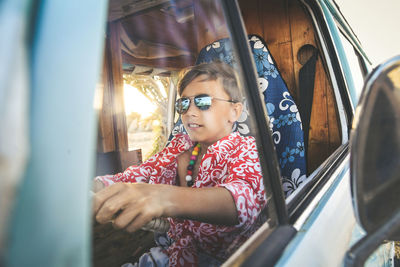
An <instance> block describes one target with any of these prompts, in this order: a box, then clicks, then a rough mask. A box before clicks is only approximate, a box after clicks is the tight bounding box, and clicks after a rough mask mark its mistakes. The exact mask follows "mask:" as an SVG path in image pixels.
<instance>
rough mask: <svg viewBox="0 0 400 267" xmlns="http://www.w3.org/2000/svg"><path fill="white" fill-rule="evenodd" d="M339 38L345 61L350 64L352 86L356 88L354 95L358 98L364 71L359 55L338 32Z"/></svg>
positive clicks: (362, 84)
mask: <svg viewBox="0 0 400 267" xmlns="http://www.w3.org/2000/svg"><path fill="white" fill-rule="evenodd" d="M340 39H341V40H342V44H343V48H344V51H345V53H346V57H347V62H348V63H349V65H350V71H351V76H352V78H353V82H354V86H355V89H356V96H357V99H359V97H360V94H361V91H362V88H363V86H364V77H365V75H364V71H363V68H362V66H361V63H360V60H361V58H362V57H361V56H360V55H359V54H358V52H357V51H356V50H355V49H354V47H353V45H352V44H351V43H350V42H349V40H347V38H346V37H345V36H344V35H343V33H342V32H340Z"/></svg>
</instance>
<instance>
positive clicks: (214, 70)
mask: <svg viewBox="0 0 400 267" xmlns="http://www.w3.org/2000/svg"><path fill="white" fill-rule="evenodd" d="M200 75H205V76H206V78H205V79H204V80H203V81H215V80H217V79H218V78H220V79H221V80H222V86H223V87H224V90H225V92H226V93H227V94H228V95H229V97H230V98H231V100H234V101H238V102H242V100H243V96H242V92H241V91H240V89H239V87H238V84H237V75H236V72H235V70H234V69H233V68H232V67H231V66H229V65H228V64H226V63H223V62H221V61H214V62H211V63H202V64H199V65H195V66H192V67H189V68H187V69H185V70H183V71H182V72H181V74H180V76H181V78H180V79H179V83H178V93H179V95H182V93H183V90H185V88H186V86H188V84H189V83H191V82H192V81H193V80H194V79H196V78H197V77H199V76H200Z"/></svg>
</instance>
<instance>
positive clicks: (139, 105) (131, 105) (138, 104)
mask: <svg viewBox="0 0 400 267" xmlns="http://www.w3.org/2000/svg"><path fill="white" fill-rule="evenodd" d="M124 101H125V113H126V114H127V115H129V114H131V113H133V112H136V113H139V114H140V115H141V118H142V119H144V118H147V117H150V116H151V115H152V114H153V113H154V111H155V110H156V109H157V107H156V105H154V104H153V103H152V102H151V101H150V100H149V99H147V98H146V97H145V96H144V95H143V94H142V93H141V92H140V91H139V90H138V89H136V88H135V87H133V86H132V85H130V84H126V83H124Z"/></svg>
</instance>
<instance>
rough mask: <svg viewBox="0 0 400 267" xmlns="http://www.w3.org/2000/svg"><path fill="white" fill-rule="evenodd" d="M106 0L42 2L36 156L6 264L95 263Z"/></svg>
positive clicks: (35, 56) (35, 63)
mask: <svg viewBox="0 0 400 267" xmlns="http://www.w3.org/2000/svg"><path fill="white" fill-rule="evenodd" d="M106 11H107V1H106V0H87V1H78V0H73V1H42V2H41V7H40V10H39V14H38V22H37V29H36V32H35V39H34V40H33V46H32V48H31V53H32V56H31V58H32V62H31V65H30V67H31V99H30V100H31V102H30V105H31V112H30V142H31V154H30V161H29V164H28V167H27V170H26V174H25V177H24V181H23V184H22V186H21V188H20V192H19V196H18V203H17V206H16V210H15V213H14V216H13V224H12V228H11V229H10V233H11V234H10V243H9V253H8V255H9V256H8V259H7V266H52V267H55V266H89V265H90V258H89V257H90V254H91V253H90V233H91V230H90V229H91V227H90V225H91V218H90V217H91V205H90V198H89V186H90V179H91V177H93V173H94V171H93V167H94V155H95V140H96V114H95V111H94V108H93V102H94V93H95V87H96V82H97V81H98V79H99V73H100V67H101V63H102V62H101V59H102V51H103V42H104V36H105V22H106Z"/></svg>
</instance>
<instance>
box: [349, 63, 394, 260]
mask: <svg viewBox="0 0 400 267" xmlns="http://www.w3.org/2000/svg"><path fill="white" fill-rule="evenodd" d="M350 153H351V154H350V155H351V156H350V164H351V165H350V168H351V184H352V194H353V202H354V208H355V211H356V215H357V220H358V222H359V224H360V225H361V226H362V227H363V228H364V230H365V231H366V232H367V236H366V237H364V238H363V239H362V240H360V241H359V242H358V243H357V244H356V245H355V246H353V247H352V249H351V251H350V252H349V254H348V258H347V260H348V261H347V262H348V263H349V262H352V264H350V265H354V264H355V265H357V266H359V265H362V264H363V262H364V261H365V259H366V258H367V257H368V256H369V255H370V253H371V252H372V251H374V250H375V248H376V247H377V246H379V245H380V244H381V243H382V241H383V240H385V239H388V240H400V205H399V203H400V56H397V57H394V58H393V59H391V60H389V61H387V62H386V63H384V64H382V65H380V66H378V67H377V68H376V69H375V70H374V71H373V72H372V73H371V74H370V76H369V77H368V79H367V81H366V84H365V87H364V90H363V94H362V96H361V99H360V102H359V104H358V107H357V110H356V114H355V117H354V121H353V126H352V135H351V139H350Z"/></svg>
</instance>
